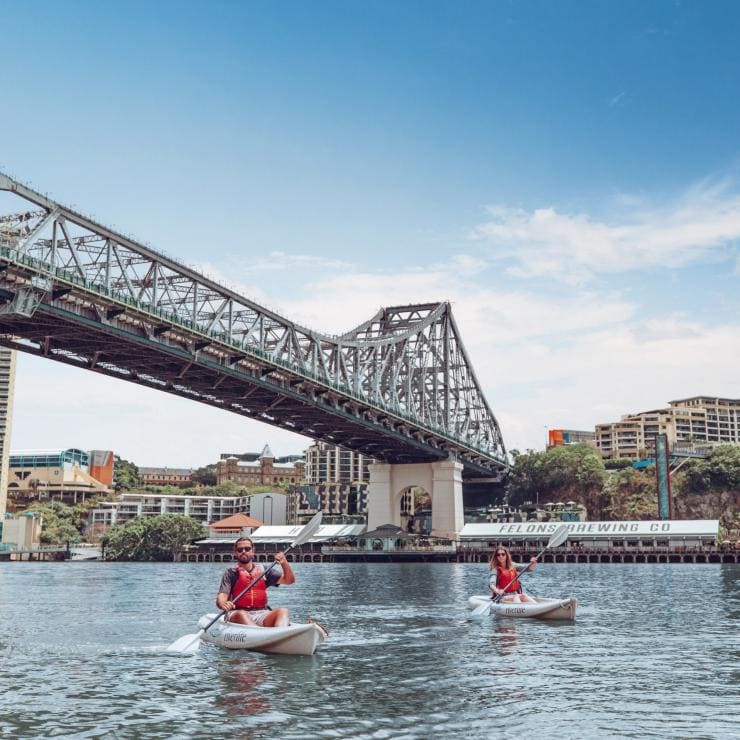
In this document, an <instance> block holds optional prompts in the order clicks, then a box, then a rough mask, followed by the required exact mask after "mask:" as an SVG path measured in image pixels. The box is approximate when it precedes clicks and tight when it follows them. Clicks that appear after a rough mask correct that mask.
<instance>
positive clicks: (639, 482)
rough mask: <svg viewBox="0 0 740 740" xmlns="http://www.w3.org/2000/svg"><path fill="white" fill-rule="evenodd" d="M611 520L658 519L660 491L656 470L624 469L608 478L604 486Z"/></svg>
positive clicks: (607, 510) (607, 509) (607, 512)
mask: <svg viewBox="0 0 740 740" xmlns="http://www.w3.org/2000/svg"><path fill="white" fill-rule="evenodd" d="M604 494H605V497H606V501H607V503H606V514H607V516H608V517H609V518H610V519H636V520H641V519H657V518H658V490H657V485H656V482H655V468H650V469H649V472H643V471H640V470H635V469H634V468H632V467H630V468H624V469H621V470H616V471H614V472H613V473H612V474H611V475H609V476H608V478H607V481H606V485H605V486H604Z"/></svg>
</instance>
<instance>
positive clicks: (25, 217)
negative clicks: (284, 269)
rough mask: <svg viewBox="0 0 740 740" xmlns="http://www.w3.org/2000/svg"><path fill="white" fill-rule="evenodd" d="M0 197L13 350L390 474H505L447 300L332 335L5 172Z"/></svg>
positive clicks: (2, 296)
mask: <svg viewBox="0 0 740 740" xmlns="http://www.w3.org/2000/svg"><path fill="white" fill-rule="evenodd" d="M0 191H7V192H8V193H10V194H12V196H14V197H9V196H7V195H5V196H3V197H4V198H5V199H7V200H10V201H12V202H13V205H12V207H11V209H12V211H13V212H11V213H8V214H7V215H0V344H2V345H5V346H7V347H11V348H13V349H17V350H21V351H24V352H29V353H31V354H35V355H38V356H41V357H47V358H49V359H52V360H56V361H58V362H64V363H67V364H70V365H74V366H76V367H81V368H85V369H88V370H93V371H95V372H98V373H102V374H104V375H109V376H112V377H115V378H121V379H124V380H128V381H130V382H134V383H138V384H139V385H145V386H148V387H150V388H156V389H158V390H162V391H166V392H168V393H174V394H176V395H179V396H183V397H185V398H190V399H192V400H195V401H200V402H202V403H207V404H210V405H212V406H216V407H218V408H223V409H226V410H228V411H232V412H234V413H237V414H242V415H244V416H248V417H250V418H253V419H259V420H260V421H263V422H266V423H268V424H273V425H276V426H279V427H282V428H284V429H288V430H291V431H294V432H297V433H300V434H304V435H306V436H309V437H314V438H316V439H321V440H325V441H327V442H331V443H334V444H339V445H342V446H344V447H347V448H350V449H353V450H356V451H358V452H362V453H364V454H367V455H370V456H372V457H374V458H376V459H378V460H381V461H384V462H388V463H412V462H434V461H439V460H446V459H450V458H452V459H456V460H458V461H459V462H461V463H462V464H463V465H464V468H463V475H464V476H465V477H466V478H485V477H499V476H500V475H501V474H502V472H504V471H505V470H506V469H507V468H508V462H507V459H506V450H505V448H504V443H503V439H502V437H501V432H500V430H499V426H498V423H497V421H496V418H495V417H494V415H493V413H492V412H491V409H490V408H489V406H488V403H487V402H486V400H485V398H484V396H483V393H482V391H481V389H480V386H479V384H478V381H477V380H476V377H475V374H474V372H473V368H472V366H471V364H470V361H469V359H468V356H467V353H466V351H465V347H464V346H463V343H462V340H461V339H460V334H459V331H458V328H457V325H456V324H455V320H454V318H453V316H452V311H451V308H450V305H449V303H429V304H424V305H413V306H396V307H392V308H384V309H381V310H380V311H379V312H378V313H377V314H376V315H375V316H373V318H371V319H370V320H369V321H367V322H365V323H364V324H361V325H360V326H358V327H357V328H356V329H353V330H352V331H350V332H347V333H346V334H342V335H340V336H329V335H326V334H320V333H317V332H314V331H311V330H309V329H306V328H304V327H302V326H299V325H297V324H295V323H293V322H291V321H288V320H287V319H285V318H283V317H282V316H279V315H278V314H276V313H274V312H272V311H269V310H267V309H265V308H263V307H262V306H260V305H258V304H256V303H254V302H252V301H250V300H248V299H247V298H244V297H243V296H241V295H239V294H237V293H235V292H233V291H232V290H229V289H228V288H225V287H224V286H222V285H219V284H218V283H216V282H214V281H213V280H210V279H208V278H207V277H205V276H204V275H201V274H198V272H196V271H195V270H193V269H190V268H189V267H187V266H185V265H182V264H179V263H178V262H176V261H174V260H172V259H170V258H168V257H166V256H165V255H163V254H161V253H159V252H157V251H155V250H154V249H152V248H151V247H149V246H146V245H143V244H140V243H138V242H136V241H134V240H133V239H130V238H128V237H126V236H124V235H122V234H119V233H116V232H115V231H113V230H111V229H109V228H106V227H105V226H102V225H101V224H99V223H96V222H94V221H93V220H91V219H90V218H87V217H86V216H84V215H82V214H80V213H77V212H75V211H73V210H71V209H69V208H66V207H65V206H62V205H60V204H59V203H56V202H54V201H52V200H50V199H49V198H47V197H45V196H44V195H41V194H40V193H37V192H35V191H34V190H32V189H30V188H29V187H26V186H25V185H23V184H21V183H19V182H17V181H15V180H13V179H11V178H10V177H7V176H6V175H3V174H2V173H0ZM1 194H2V193H0V195H1ZM15 196H17V198H16V197H15ZM16 200H17V201H18V203H19V205H18V206H16V205H15V201H16Z"/></svg>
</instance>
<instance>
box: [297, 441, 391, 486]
mask: <svg viewBox="0 0 740 740" xmlns="http://www.w3.org/2000/svg"><path fill="white" fill-rule="evenodd" d="M374 462H376V461H375V460H374V459H373V458H372V457H368V456H367V455H363V454H361V453H359V452H354V451H352V450H347V449H345V448H344V447H339V445H333V444H329V443H328V442H318V441H317V442H314V444H312V445H311V446H310V447H309V448H308V449H307V450H306V480H307V481H308V483H311V484H314V485H317V484H319V483H367V481H369V480H370V472H369V471H368V469H367V466H368V465H370V464H372V463H374Z"/></svg>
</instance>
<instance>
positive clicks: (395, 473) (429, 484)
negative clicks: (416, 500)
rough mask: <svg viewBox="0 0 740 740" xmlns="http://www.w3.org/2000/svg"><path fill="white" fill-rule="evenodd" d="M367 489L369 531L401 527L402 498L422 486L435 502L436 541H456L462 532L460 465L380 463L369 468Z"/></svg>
mask: <svg viewBox="0 0 740 740" xmlns="http://www.w3.org/2000/svg"><path fill="white" fill-rule="evenodd" d="M369 470H370V481H369V483H368V488H367V520H368V521H367V526H368V530H372V529H375V528H376V527H379V526H380V525H382V524H395V525H396V526H397V527H400V526H401V494H402V492H403V491H404V490H405V489H406V488H409V487H410V486H420V487H421V488H423V489H424V490H425V491H426V492H427V493H428V494H429V495H430V497H431V499H432V532H431V534H432V535H434V536H436V537H448V538H450V539H455V538H456V537H457V533H458V532H459V531H460V530H461V529H462V528H463V524H464V520H463V496H462V470H463V466H462V464H461V463H459V462H456V461H455V460H441V461H439V462H433V463H412V464H408V465H397V464H384V463H377V464H375V465H370V466H369Z"/></svg>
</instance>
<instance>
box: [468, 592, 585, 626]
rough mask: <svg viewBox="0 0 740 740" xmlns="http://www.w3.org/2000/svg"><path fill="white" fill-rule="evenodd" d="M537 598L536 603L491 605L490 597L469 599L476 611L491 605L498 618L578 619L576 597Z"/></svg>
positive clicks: (471, 606) (470, 605)
mask: <svg viewBox="0 0 740 740" xmlns="http://www.w3.org/2000/svg"><path fill="white" fill-rule="evenodd" d="M534 598H535V601H536V603H534V604H532V603H529V602H521V603H517V602H512V601H500V602H496V603H491V597H490V596H482V595H478V596H471V597H470V598H469V599H468V608H469V609H475V608H476V607H478V606H481V605H482V604H486V603H488V604H491V613H492V614H495V615H496V616H497V617H515V618H531V619H565V620H570V621H573V620H574V619H575V618H576V608H577V606H578V601H577V600H576V598H575V597H574V596H570V597H568V598H567V599H544V598H536V597H534Z"/></svg>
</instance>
